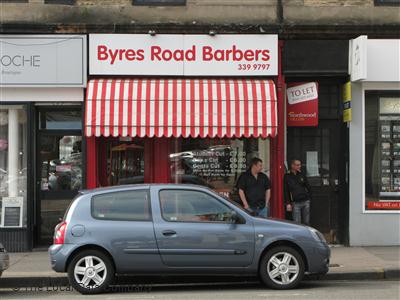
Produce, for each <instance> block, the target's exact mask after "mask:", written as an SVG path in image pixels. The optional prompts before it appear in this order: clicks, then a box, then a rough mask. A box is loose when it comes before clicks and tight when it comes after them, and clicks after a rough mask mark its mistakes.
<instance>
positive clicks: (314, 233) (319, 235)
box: [308, 227, 326, 243]
mask: <svg viewBox="0 0 400 300" xmlns="http://www.w3.org/2000/svg"><path fill="white" fill-rule="evenodd" d="M308 230H309V231H310V233H311V235H312V236H313V238H314V239H315V240H316V241H317V242H323V243H326V240H325V237H324V235H323V234H322V233H321V232H319V231H318V230H316V229H314V228H312V227H308Z"/></svg>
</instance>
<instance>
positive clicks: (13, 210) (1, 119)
mask: <svg viewBox="0 0 400 300" xmlns="http://www.w3.org/2000/svg"><path fill="white" fill-rule="evenodd" d="M27 135H28V133H27V112H26V109H25V107H24V106H12V105H8V106H3V105H2V106H0V226H1V227H25V226H26V224H27V221H26V211H27Z"/></svg>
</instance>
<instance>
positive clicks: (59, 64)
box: [0, 35, 86, 87]
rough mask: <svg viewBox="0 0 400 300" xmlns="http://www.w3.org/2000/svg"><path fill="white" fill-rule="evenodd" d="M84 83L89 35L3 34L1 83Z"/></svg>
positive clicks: (15, 84)
mask: <svg viewBox="0 0 400 300" xmlns="http://www.w3.org/2000/svg"><path fill="white" fill-rule="evenodd" d="M85 85H86V36H84V35H15V36H12V35H2V36H0V86H20V87H21V86H23V87H36V86H40V87H47V86H50V87H55V86H57V87H60V86H67V87H84V86H85Z"/></svg>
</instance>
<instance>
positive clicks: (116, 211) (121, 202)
mask: <svg viewBox="0 0 400 300" xmlns="http://www.w3.org/2000/svg"><path fill="white" fill-rule="evenodd" d="M91 212H92V217H93V218H95V219H101V220H115V221H150V220H151V210H150V196H149V192H148V190H133V191H119V192H110V193H104V194H100V195H95V196H93V197H92V201H91Z"/></svg>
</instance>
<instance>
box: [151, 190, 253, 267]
mask: <svg viewBox="0 0 400 300" xmlns="http://www.w3.org/2000/svg"><path fill="white" fill-rule="evenodd" d="M151 194H152V197H153V198H154V199H158V201H153V209H154V210H155V209H157V210H159V211H158V213H156V212H154V227H155V233H156V239H157V244H158V248H159V251H160V255H161V260H162V262H163V263H164V264H165V265H167V266H168V267H202V268H204V267H245V266H248V265H250V264H251V263H252V260H253V256H254V242H255V237H254V227H253V223H252V221H251V219H250V218H247V219H246V217H244V216H243V215H240V213H239V212H236V214H238V215H239V216H240V220H241V222H240V223H233V222H232V221H231V217H230V216H232V212H234V211H235V210H234V208H233V206H230V205H229V204H228V203H227V201H226V202H225V201H224V200H223V199H221V198H220V197H219V196H218V195H216V194H214V193H212V192H211V191H208V190H205V189H201V188H199V189H197V188H192V189H191V188H187V187H182V188H172V187H167V188H159V187H158V188H157V187H152V191H151ZM155 202H156V203H155ZM242 214H243V212H242Z"/></svg>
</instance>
